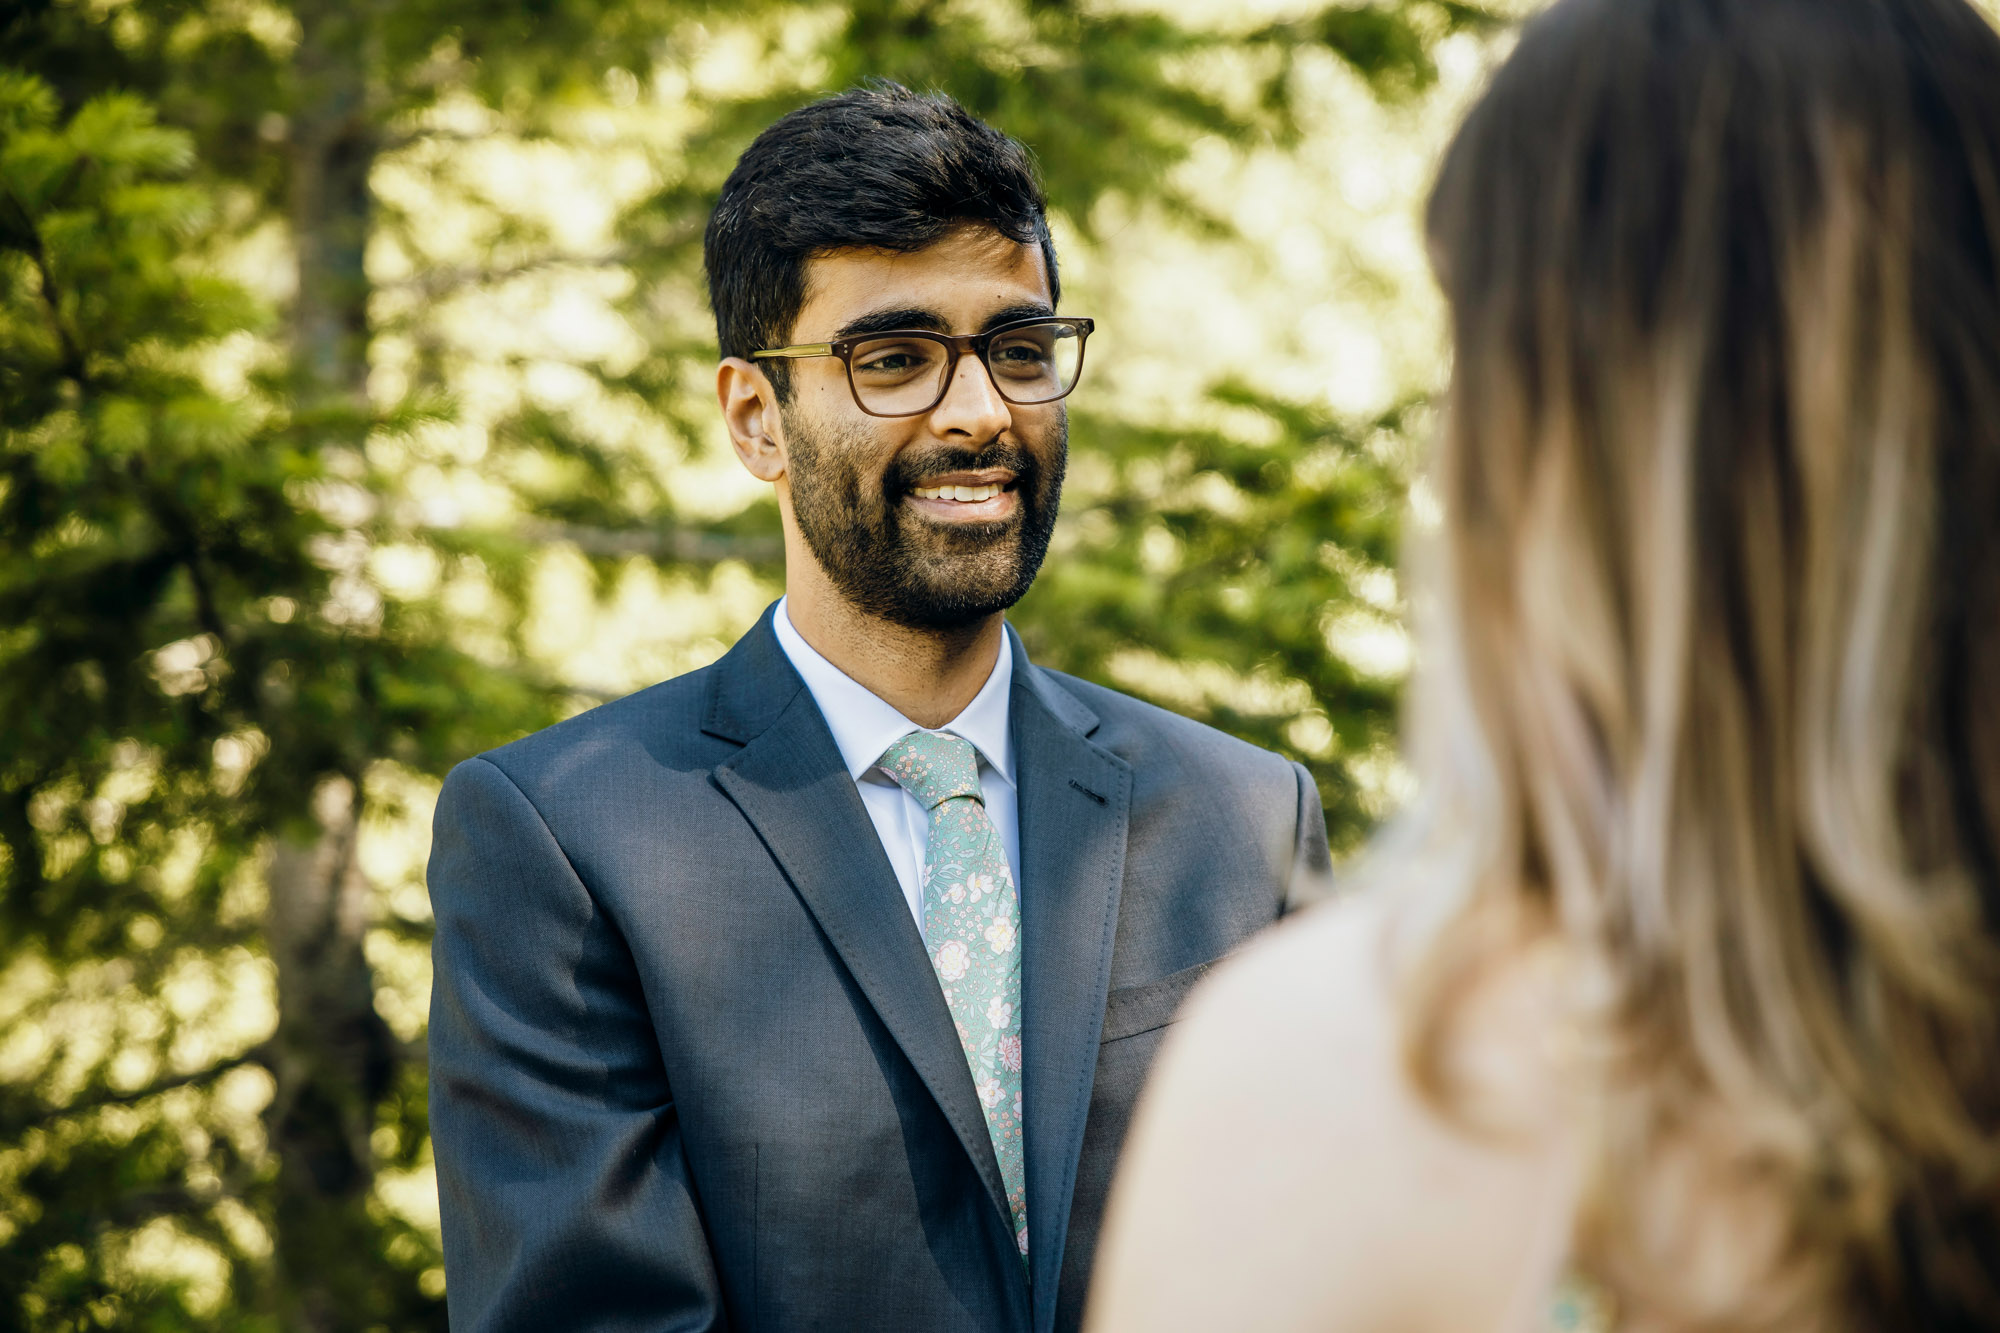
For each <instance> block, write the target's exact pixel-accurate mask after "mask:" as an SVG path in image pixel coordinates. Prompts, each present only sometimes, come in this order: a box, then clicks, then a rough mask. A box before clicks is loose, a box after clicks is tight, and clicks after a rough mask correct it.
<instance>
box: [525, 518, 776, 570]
mask: <svg viewBox="0 0 2000 1333" xmlns="http://www.w3.org/2000/svg"><path fill="white" fill-rule="evenodd" d="M520 531H521V534H522V535H523V536H525V537H527V538H528V539H529V540H530V541H541V542H567V543H569V544H570V545H572V546H574V547H576V548H577V550H579V551H582V552H583V553H584V554H585V555H601V556H621V555H643V556H650V557H652V558H653V559H655V560H673V561H679V562H681V563H683V564H693V565H713V564H718V563H720V562H721V561H724V560H741V561H744V562H745V563H747V564H753V565H768V564H775V563H776V562H777V561H778V560H779V559H781V558H782V557H783V556H784V553H785V547H784V542H783V541H782V540H781V539H779V538H777V537H747V536H738V535H737V534H735V533H728V532H711V531H705V530H703V529H700V528H665V529H661V528H593V527H585V526H582V525H580V524H575V523H551V522H545V521H539V520H535V521H530V522H527V523H524V524H522V525H521V529H520Z"/></svg>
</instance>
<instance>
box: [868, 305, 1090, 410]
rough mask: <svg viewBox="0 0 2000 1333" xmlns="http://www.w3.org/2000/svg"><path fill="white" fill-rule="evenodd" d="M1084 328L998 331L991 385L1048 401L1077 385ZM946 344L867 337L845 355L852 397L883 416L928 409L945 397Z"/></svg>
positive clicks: (1020, 398)
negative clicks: (852, 390) (848, 354)
mask: <svg viewBox="0 0 2000 1333" xmlns="http://www.w3.org/2000/svg"><path fill="white" fill-rule="evenodd" d="M1082 332H1083V331H1082V330H1081V329H1080V328H1079V327H1078V326H1076V325H1075V324H1070V323H1066V322H1065V321H1062V320H1050V321H1048V322H1046V323H1040V324H1024V325H1022V326H1021V327H1019V328H1014V329H1006V330H1003V331H1002V332H1000V333H999V334H998V335H996V336H995V337H994V338H993V340H992V341H991V342H990V343H988V344H987V347H986V367H987V369H988V370H990V371H991V372H992V374H993V387H994V388H995V389H997V390H998V391H999V393H1000V396H1001V397H1002V398H1005V399H1006V400H1007V401H1008V402H1010V403H1016V404H1020V405H1023V406H1025V405H1028V404H1032V403H1046V402H1050V401H1052V400H1054V399H1057V398H1060V397H1062V396H1063V395H1064V394H1066V393H1068V392H1069V391H1070V390H1071V389H1073V388H1075V387H1076V377H1077V375H1078V373H1079V372H1080V371H1081V370H1082V368H1083V337H1082ZM950 360H951V352H950V349H949V347H948V346H947V345H946V344H944V343H942V342H938V341H935V340H933V339H930V338H926V337H924V336H922V335H921V334H911V333H899V334H889V335H887V336H884V337H880V338H866V339H863V340H862V341H860V342H858V343H856V344H855V345H854V351H853V353H852V354H851V355H850V356H849V357H848V363H847V364H848V374H849V376H850V378H851V379H852V380H853V383H854V396H855V398H856V400H857V401H859V402H860V404H861V406H863V407H864V408H866V409H867V410H869V411H870V412H879V413H881V414H882V415H884V416H898V415H908V414H914V413H917V412H923V411H927V410H929V409H930V408H931V407H932V406H934V405H935V404H936V403H937V402H938V401H939V400H940V399H942V398H943V397H944V390H945V382H944V380H945V373H946V369H947V366H948V364H949V362H950Z"/></svg>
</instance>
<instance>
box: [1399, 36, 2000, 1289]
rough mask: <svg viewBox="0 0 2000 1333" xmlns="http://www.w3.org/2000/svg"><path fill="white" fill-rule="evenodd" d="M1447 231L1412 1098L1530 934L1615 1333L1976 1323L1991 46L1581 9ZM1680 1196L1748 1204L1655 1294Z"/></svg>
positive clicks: (1532, 45) (1995, 809)
mask: <svg viewBox="0 0 2000 1333" xmlns="http://www.w3.org/2000/svg"><path fill="white" fill-rule="evenodd" d="M1428 226H1429V234H1430V238H1431V245H1432V253H1433V256H1434V259H1435V264H1436V267H1437V271H1438V276H1439V281H1440V282H1441V284H1442V285H1443V287H1444V289H1445V292H1446V295H1447V296H1448V298H1449V300H1450V304H1451V310H1452V320H1453V331H1454V338H1455V347H1456V363H1455V367H1454V371H1453V376H1452V384H1451V390H1450V396H1449V400H1448V403H1447V408H1446V415H1445V425H1444V429H1443V432H1442V438H1441V441H1440V444H1439V450H1438V454H1437V456H1436V458H1435V461H1434V465H1433V470H1432V473H1431V476H1430V479H1429V485H1430V487H1431V489H1432V492H1433V493H1434V495H1435V497H1436V499H1437V502H1438V505H1439V507H1440V512H1441V515H1442V517H1441V521H1440V523H1439V526H1438V528H1437V531H1436V532H1435V533H1434V534H1432V535H1431V536H1430V537H1429V538H1428V539H1420V540H1422V541H1424V542H1425V548H1426V549H1425V550H1424V551H1423V552H1422V553H1421V554H1420V555H1419V557H1418V561H1419V563H1418V568H1417V572H1416V579H1415V584H1414V587H1415V596H1416V599H1417V603H1418V604H1417V616H1418V620H1419V630H1418V633H1419V644H1420V654H1419V661H1420V665H1419V675H1418V682H1417V685H1416V687H1415V690H1414V693H1413V696H1412V702H1411V707H1410V717H1409V723H1408V744H1409V748H1410V754H1411V759H1412V762H1413V764H1414V765H1415V766H1416V768H1417V770H1418V774H1419V778H1420V785H1421V790H1422V793H1423V794H1422V796H1421V798H1420V801H1419V803H1418V805H1417V806H1416V807H1415V808H1414V809H1413V810H1412V812H1411V813H1410V815H1409V816H1408V818H1407V819H1406V821H1405V822H1404V823H1403V825H1402V826H1401V827H1400V828H1399V829H1397V830H1395V831H1394V832H1393V833H1392V834H1391V835H1390V836H1389V838H1388V840H1387V841H1386V843H1385V844H1384V852H1383V855H1385V856H1389V855H1393V856H1397V857H1401V858H1407V857H1409V856H1416V857H1418V858H1420V861H1421V864H1423V865H1425V866H1427V867H1428V868H1429V869H1428V872H1427V873H1426V874H1425V876H1424V877H1423V878H1424V879H1425V881H1426V883H1427V884H1428V885H1429V886H1430V887H1428V888H1426V889H1424V890H1420V891H1419V893H1418V895H1417V896H1416V897H1414V898H1413V899H1412V900H1411V902H1410V904H1409V908H1408V917H1409V919H1410V920H1411V921H1413V922H1414V923H1415V924H1416V926H1417V927H1418V930H1419V935H1420V938H1421V939H1423V940H1424V941H1425V945H1424V948H1423V949H1422V951H1421V953H1420V957H1421V958H1422V960H1423V962H1422V964H1421V965H1420V966H1418V967H1417V968H1416V969H1415V970H1414V972H1413V973H1412V974H1411V977H1412V980H1411V986H1410V990H1409V993H1408V995H1407V997H1406V998H1407V1008H1406V1014H1407V1017H1408V1020H1409V1021H1408V1023H1407V1025H1406V1026H1407V1030H1408V1032H1409V1033H1410V1036H1411V1042H1412V1051H1413V1057H1414V1059H1415V1060H1416V1063H1417V1067H1418V1068H1419V1069H1420V1070H1422V1071H1427V1074H1428V1076H1429V1082H1428V1084H1427V1086H1428V1087H1430V1088H1431V1090H1432V1091H1433V1093H1434V1095H1436V1096H1438V1097H1440V1098H1442V1099H1444V1100H1446V1101H1447V1102H1448V1101H1449V1100H1450V1097H1451V1093H1450V1090H1449V1088H1448V1087H1445V1086H1444V1085H1443V1084H1441V1083H1440V1082H1439V1081H1438V1080H1437V1078H1436V1077H1435V1071H1436V1069H1437V1058H1436V1057H1437V1052H1438V1049H1439V1046H1440V1043H1441V1041H1442V1036H1441V1034H1442V1033H1443V1032H1444V1031H1445V1030H1446V1029H1448V1027H1449V1026H1450V1024H1449V1020H1450V1018H1451V1016H1452V1011H1453V1008H1454V1005H1455V1004H1456V1002H1457V1000H1458V999H1459V998H1460V997H1461V996H1462V994H1463V991H1462V988H1461V987H1460V986H1458V985H1457V984H1456V981H1457V980H1458V979H1460V978H1462V977H1463V976H1464V975H1465V971H1466V969H1467V968H1468V967H1469V966H1471V965H1472V955H1473V954H1474V953H1476V952H1477V951H1478V949H1479V948H1480V947H1483V946H1482V944H1481V942H1482V941H1484V940H1485V939H1486V938H1487V937H1486V936H1485V935H1483V934H1482V933H1481V931H1480V929H1479V927H1478V925H1477V923H1478V922H1479V921H1481V920H1488V921H1490V920H1491V919H1492V915H1493V913H1492V912H1491V911H1488V910H1485V909H1487V908H1490V907H1492V906H1494V905H1501V906H1511V907H1513V908H1516V909H1520V910H1519V911H1516V912H1515V913H1514V915H1516V916H1520V915H1523V913H1525V914H1527V915H1531V916H1534V917H1535V918H1536V919H1539V920H1541V921H1542V922H1544V923H1545V929H1546V930H1547V931H1549V932H1550V933H1552V934H1553V935H1554V936H1556V937H1557V938H1559V939H1560V940H1561V941H1563V942H1564V944H1565V945H1567V946H1570V951H1571V953H1572V955H1573V956H1574V957H1577V958H1579V959H1582V960H1585V961H1586V962H1587V963H1588V964H1589V967H1588V968H1587V969H1586V975H1588V976H1590V977H1593V978H1595V990H1594V991H1593V992H1592V993H1591V994H1590V995H1588V996H1581V997H1580V998H1579V1002H1578V1003H1579V1012H1583V1013H1585V1014H1586V1015H1587V1016H1588V1018H1589V1019H1590V1021H1591V1022H1592V1023H1593V1024H1594V1028H1595V1031H1596V1032H1597V1034H1598V1035H1599V1037H1600V1038H1601V1039H1602V1042H1601V1048H1602V1049H1604V1050H1606V1051H1608V1052H1609V1055H1608V1056H1607V1064H1606V1065H1605V1067H1604V1092H1605V1100H1604V1102H1603V1105H1604V1107H1605V1113H1604V1120H1605V1124H1604V1126H1603V1129H1604V1140H1603V1148H1602V1152H1603V1160H1602V1161H1601V1162H1600V1163H1599V1169H1598V1180H1599V1182H1600V1184H1599V1188H1597V1189H1596V1191H1595V1192H1594V1194H1593V1197H1592V1199H1591V1201H1590V1202H1589V1205H1588V1207H1587V1209H1586V1211H1585V1213H1584V1215H1583V1218H1582V1221H1581V1222H1580V1229H1579V1235H1578V1252H1579V1255H1580V1257H1581V1259H1582V1260H1583V1262H1585V1263H1586V1264H1587V1265H1588V1266H1589V1267H1590V1268H1591V1269H1592V1271H1593V1274H1594V1276H1596V1277H1597V1278H1599V1279H1600V1280H1601V1281H1604V1282H1606V1283H1607V1284H1609V1285H1610V1286H1611V1287H1613V1288H1614V1289H1615V1290H1616V1291H1617V1292H1619V1293H1621V1294H1622V1297H1623V1300H1624V1303H1625V1304H1626V1305H1627V1306H1629V1307H1630V1308H1633V1309H1644V1310H1646V1311H1649V1312H1652V1314H1653V1315H1654V1317H1656V1318H1659V1319H1661V1320H1664V1321H1665V1322H1666V1323H1667V1324H1669V1325H1670V1326H1691V1327H1705V1328H1706V1327H1713V1328H1755V1327H1798V1326H1801V1325H1802V1323H1804V1322H1808V1321H1810V1322H1818V1323H1823V1324H1825V1325H1826V1326H1830V1327H1855V1328H1863V1327H1878V1326H1893V1327H1898V1328H1915V1327H1923V1328H1936V1329H1943V1328H1959V1327H1965V1328H1970V1327H1974V1326H1980V1327H1994V1326H2000V37H1996V35H1995V33H1994V32H1993V30H1992V28H1991V27H1990V26H1989V25H1988V24H1987V23H1986V21H1985V20H1984V19H1982V18H1980V17H1979V16H1978V15H1977V14H1976V13H1975V12H1974V11H1973V10H1972V9H1971V8H1969V7H1968V6H1967V5H1966V4H1965V3H1963V0H1561V3H1559V4H1557V5H1556V6H1555V7H1554V8H1553V9H1552V10H1550V11H1548V12H1547V13H1545V14H1544V15H1542V16H1541V17H1540V18H1538V19H1537V20H1535V21H1534V22H1533V23H1531V24H1529V25H1528V27H1527V28H1526V30H1525V31H1524V33H1523V35H1522V37H1521V40H1520V43H1519V45H1518V47H1517V48H1516V50H1515V52H1514V54H1513V55H1512V56H1511V57H1510V58H1509V60H1508V61H1507V63H1506V64H1505V65H1504V66H1503V68H1502V69H1501V70H1500V71H1499V72H1498V73H1497V75H1496V76H1495V79H1494V82H1493V85H1492V87H1491V88H1490V90H1489V91H1488V92H1487V94H1486V95H1485V97H1484V98H1483V99H1482V100H1481V102H1480V103H1479V105H1478V106H1477V107H1476V108H1475V109H1474V110H1473V112H1472V114H1471V116H1470V117H1469V118H1468V120H1467V122H1466V124H1465V125H1464V127H1463V128H1462V129H1461V131H1460V132H1459V134H1458V136H1457V138H1456V140H1455V141H1454V143H1453V145H1452V147H1451V149H1450V150H1449V152H1448V154H1447V157H1446V160H1445V162H1444V165H1443V168H1442V170H1441V173H1440V177H1439V180H1438V184H1437V187H1436V191H1435V194H1434V196H1433V198H1432V201H1431V206H1430V213H1429V218H1428ZM1405 863H1406V864H1407V860H1406V861H1405ZM1689 1163H1695V1164H1696V1165H1695V1166H1694V1168H1692V1169H1694V1170H1695V1172H1696V1175H1697V1176H1698V1177H1699V1178H1700V1179H1701V1180H1706V1181H1709V1182H1711V1183H1713V1184H1714V1185H1715V1187H1716V1189H1715V1191H1714V1196H1715V1197H1716V1198H1718V1199H1720V1198H1722V1197H1724V1196H1725V1195H1728V1194H1729V1193H1730V1192H1731V1191H1739V1190H1740V1191H1747V1193H1748V1194H1754V1195H1755V1196H1756V1197H1757V1198H1759V1199H1761V1200H1762V1201H1763V1204H1764V1205H1765V1208H1764V1212H1763V1214H1762V1216H1764V1217H1765V1219H1766V1221H1767V1222H1768V1224H1769V1225H1768V1226H1766V1227H1765V1228H1764V1229H1765V1230H1766V1231H1767V1232H1768V1236H1767V1237H1766V1240H1767V1242H1768V1243H1766V1244H1764V1245H1763V1246H1762V1248H1761V1249H1757V1250H1756V1254H1757V1256H1758V1258H1757V1262H1756V1264H1755V1265H1754V1267H1753V1269H1752V1270H1750V1271H1748V1272H1747V1273H1739V1274H1737V1275H1735V1276H1734V1277H1730V1278H1727V1279H1726V1280H1722V1281H1721V1282H1720V1283H1719V1285H1718V1284H1716V1283H1710V1284H1707V1285H1706V1286H1702V1284H1690V1283H1689V1282H1688V1281H1687V1280H1686V1279H1687V1275H1686V1273H1676V1272H1675V1271H1673V1266H1674V1265H1676V1264H1678V1263H1681V1262H1682V1261H1683V1259H1684V1257H1685V1253H1686V1252H1687V1251H1686V1246H1687V1244H1688V1237H1686V1236H1684V1235H1676V1234H1675V1232H1676V1229H1677V1228H1680V1227H1682V1226H1683V1225H1684V1224H1689V1223H1688V1216H1689V1215H1688V1214H1686V1213H1684V1211H1683V1210H1682V1209H1681V1207H1680V1204H1679V1203H1678V1202H1676V1200H1677V1199H1679V1198H1680V1194H1679V1193H1677V1191H1681V1192H1684V1187H1685V1183H1686V1181H1685V1178H1684V1173H1683V1175H1682V1176H1676V1175H1675V1174H1674V1172H1675V1171H1676V1170H1678V1169H1679V1168H1680V1167H1684V1166H1687V1165H1688V1164H1689ZM1677 1181H1678V1182H1679V1183H1677ZM1695 1192H1696V1193H1700V1187H1696V1190H1695ZM1746 1225H1748V1223H1747V1222H1746ZM1697 1288H1699V1289H1697ZM1954 1321H1963V1322H1954ZM1972 1321H1978V1322H1977V1324H1976V1325H1975V1323H1974V1322H1972Z"/></svg>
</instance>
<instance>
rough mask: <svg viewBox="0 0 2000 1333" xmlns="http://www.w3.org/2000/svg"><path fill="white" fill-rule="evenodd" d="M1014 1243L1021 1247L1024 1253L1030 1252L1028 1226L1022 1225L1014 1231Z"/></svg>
mask: <svg viewBox="0 0 2000 1333" xmlns="http://www.w3.org/2000/svg"><path fill="white" fill-rule="evenodd" d="M1014 1243H1015V1244H1016V1245H1018V1246H1020V1247H1021V1253H1022V1254H1026V1253H1027V1252H1028V1229H1027V1228H1026V1227H1022V1228H1021V1229H1020V1230H1019V1231H1017V1232H1015V1233H1014Z"/></svg>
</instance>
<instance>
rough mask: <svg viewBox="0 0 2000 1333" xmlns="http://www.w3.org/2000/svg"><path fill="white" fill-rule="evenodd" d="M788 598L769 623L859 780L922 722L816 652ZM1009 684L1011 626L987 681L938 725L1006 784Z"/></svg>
mask: <svg viewBox="0 0 2000 1333" xmlns="http://www.w3.org/2000/svg"><path fill="white" fill-rule="evenodd" d="M789 600H790V599H789V598H780V599H779V600H778V613H777V614H776V615H775V616H773V617H772V618H771V628H772V629H773V630H774V631H776V633H777V635H778V646H779V647H781V648H783V649H784V650H785V656H786V657H788V658H790V659H791V663H792V666H793V668H794V669H796V670H797V671H798V673H799V675H800V677H801V678H803V679H804V681H805V683H806V688H807V689H808V690H811V691H812V696H813V702H814V703H817V704H818V705H819V711H820V714H821V716H823V717H825V718H826V725H827V729H828V730H829V731H831V732H832V733H833V743H834V744H835V745H837V746H838V747H840V758H841V762H843V763H845V764H846V765H847V775H848V776H849V777H851V778H853V779H854V780H855V781H856V782H859V781H860V780H861V779H862V778H863V777H864V776H865V775H866V774H867V773H868V771H869V770H870V769H872V768H874V767H875V761H876V760H878V759H880V758H881V757H882V752H883V751H884V750H887V749H888V748H889V747H890V746H892V745H894V744H895V743H896V742H897V741H899V740H901V739H903V737H905V736H907V735H909V734H910V733H911V732H913V731H921V730H923V728H921V727H919V726H918V725H917V724H916V723H914V722H912V721H910V719H908V718H906V717H904V716H903V715H902V714H901V713H899V712H897V711H896V709H895V708H894V707H892V706H891V705H890V704H889V703H888V701H886V700H885V699H883V698H882V697H881V696H880V695H878V694H876V693H874V692H873V691H872V690H870V689H869V688H868V687H867V686H865V685H863V684H861V683H860V682H859V681H857V680H855V679H854V678H853V677H852V676H850V675H848V674H847V673H846V672H845V671H842V670H841V669H840V668H839V667H837V666H835V665H834V664H833V663H831V662H829V661H827V660H826V659H825V658H824V657H822V656H820V654H819V652H818V650H816V649H815V648H814V647H813V646H812V645H811V644H809V643H807V642H806V641H805V638H804V636H802V635H801V634H800V633H799V631H798V629H797V627H796V626H794V625H793V624H792V617H791V614H790V613H789V612H788V611H787V610H786V608H785V603H786V602H787V601H789ZM1013 686H1014V645H1013V633H1012V631H1011V630H1010V631H1009V632H1008V633H1007V634H1006V636H1004V637H1003V638H1002V640H1001V643H1000V653H999V657H998V660H996V661H995V662H994V663H993V671H992V674H990V675H989V676H987V677H986V683H985V684H984V685H982V686H980V687H979V693H978V694H975V695H973V696H972V702H971V703H969V704H967V705H966V706H965V709H964V711H963V712H961V713H959V715H958V716H957V717H955V718H953V719H952V720H951V721H949V722H947V723H945V724H944V725H943V726H942V727H939V728H938V730H939V731H948V732H950V733H951V734H952V735H954V736H957V737H959V738H960V739H961V740H965V741H969V742H971V744H972V748H973V749H975V750H977V751H979V757H980V758H981V759H983V760H985V761H986V764H987V767H989V768H991V769H992V770H993V771H994V772H996V773H998V774H999V775H1000V776H1001V777H1002V778H1004V779H1005V780H1006V782H1007V785H1008V786H1010V787H1011V786H1013V785H1014V739H1013V732H1012V729H1011V728H1010V727H1009V725H1008V723H1009V720H1010V712H1009V710H1010V706H1011V703H1010V701H1011V698H1012V695H1013Z"/></svg>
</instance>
